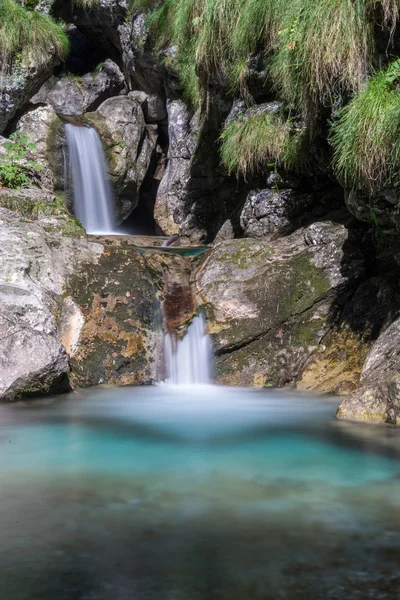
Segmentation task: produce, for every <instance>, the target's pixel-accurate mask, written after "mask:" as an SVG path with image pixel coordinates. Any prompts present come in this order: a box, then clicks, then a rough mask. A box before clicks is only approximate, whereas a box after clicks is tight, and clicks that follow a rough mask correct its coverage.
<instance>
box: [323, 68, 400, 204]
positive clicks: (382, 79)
mask: <svg viewBox="0 0 400 600" xmlns="http://www.w3.org/2000/svg"><path fill="white" fill-rule="evenodd" d="M399 83H400V59H398V60H396V61H395V62H393V63H392V64H391V65H390V66H389V67H388V68H387V69H385V70H382V71H380V72H378V73H377V74H376V75H375V76H374V77H372V78H371V79H370V80H369V81H368V83H367V84H366V85H365V87H364V89H363V90H362V91H361V92H360V94H358V95H357V96H355V97H354V98H353V100H352V101H351V102H350V103H349V104H348V105H347V106H346V107H345V108H343V109H342V110H341V111H340V113H339V115H338V119H337V121H336V122H335V124H334V126H333V129H332V136H331V140H332V144H333V146H334V149H335V153H334V166H335V169H336V172H337V174H338V175H339V177H341V178H342V179H343V181H344V183H345V184H346V185H347V186H349V187H363V188H365V189H366V190H367V191H369V192H374V191H375V190H377V189H379V188H380V187H382V186H383V185H385V183H388V182H390V181H391V180H392V179H393V177H394V176H395V175H396V174H397V173H398V172H399V167H400V93H399V89H398V85H399Z"/></svg>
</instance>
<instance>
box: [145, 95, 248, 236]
mask: <svg viewBox="0 0 400 600" xmlns="http://www.w3.org/2000/svg"><path fill="white" fill-rule="evenodd" d="M210 110H211V109H210ZM167 111H168V133H169V150H168V163H167V168H166V172H165V175H164V177H163V178H162V180H161V184H160V187H159V189H158V194H157V198H156V204H155V208H154V218H155V221H156V223H157V225H158V226H159V227H160V229H161V231H163V232H164V233H165V234H166V235H175V234H178V235H180V236H181V237H184V238H187V239H188V240H189V241H191V242H194V243H196V242H209V241H211V240H213V239H214V237H215V235H216V233H217V232H218V230H219V228H220V227H221V226H222V224H223V223H224V221H225V220H226V218H227V217H228V216H229V214H230V213H231V212H232V210H233V209H234V207H235V205H236V204H237V203H238V202H240V201H241V198H242V197H241V195H240V189H239V190H238V186H237V182H235V181H234V180H233V179H232V180H230V179H229V178H227V177H225V176H224V175H223V174H222V172H221V171H220V170H219V156H218V153H217V143H216V142H217V139H216V134H217V131H218V125H217V124H216V123H218V119H219V115H218V113H215V114H210V115H208V119H206V118H205V117H204V116H201V114H200V110H198V111H197V112H196V113H195V114H194V115H191V113H190V111H189V109H188V107H187V105H186V104H185V102H183V101H182V100H168V101H167ZM211 112H212V110H211ZM238 197H239V199H238Z"/></svg>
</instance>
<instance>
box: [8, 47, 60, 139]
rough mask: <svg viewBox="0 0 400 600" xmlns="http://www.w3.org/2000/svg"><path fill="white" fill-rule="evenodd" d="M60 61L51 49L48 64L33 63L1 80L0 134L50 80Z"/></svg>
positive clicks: (16, 69)
mask: <svg viewBox="0 0 400 600" xmlns="http://www.w3.org/2000/svg"><path fill="white" fill-rule="evenodd" d="M58 62H59V59H58V57H57V56H56V55H55V52H54V49H51V48H49V58H48V61H46V63H39V62H36V61H33V60H32V62H31V63H29V64H23V65H21V66H19V67H18V68H15V69H14V70H13V71H11V72H10V73H8V74H2V75H1V78H0V134H1V133H3V131H4V130H5V129H6V127H7V125H8V123H9V122H10V121H11V120H12V119H13V118H14V117H15V115H16V113H17V111H19V110H20V109H22V108H23V107H24V106H25V105H27V104H28V101H29V98H31V97H32V96H34V95H35V94H36V93H37V92H38V91H39V89H40V87H41V86H42V84H43V83H44V82H45V81H46V80H47V79H48V78H49V76H50V75H51V73H52V71H53V69H54V67H55V66H56V65H57V64H58Z"/></svg>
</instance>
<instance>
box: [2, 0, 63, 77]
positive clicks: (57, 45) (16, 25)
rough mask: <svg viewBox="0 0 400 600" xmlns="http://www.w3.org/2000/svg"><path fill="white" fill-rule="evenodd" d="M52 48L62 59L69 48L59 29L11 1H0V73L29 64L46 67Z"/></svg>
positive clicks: (45, 18)
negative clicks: (38, 64)
mask: <svg viewBox="0 0 400 600" xmlns="http://www.w3.org/2000/svg"><path fill="white" fill-rule="evenodd" d="M52 48H54V51H55V53H56V54H57V55H58V56H59V57H61V58H62V57H64V56H65V55H66V54H67V52H68V48H69V42H68V38H67V35H66V33H65V31H64V29H63V27H62V26H61V25H59V24H57V23H55V22H54V21H53V20H52V19H51V18H50V17H48V16H47V15H43V14H41V13H39V12H36V11H30V10H26V9H25V8H23V7H22V6H19V4H17V3H16V2H15V1H14V0H1V2H0V71H2V72H5V73H7V72H8V70H10V69H12V68H15V66H19V65H23V64H24V63H30V62H32V61H35V62H38V63H41V64H46V63H47V62H49V61H50V59H51V57H52V55H53V54H52Z"/></svg>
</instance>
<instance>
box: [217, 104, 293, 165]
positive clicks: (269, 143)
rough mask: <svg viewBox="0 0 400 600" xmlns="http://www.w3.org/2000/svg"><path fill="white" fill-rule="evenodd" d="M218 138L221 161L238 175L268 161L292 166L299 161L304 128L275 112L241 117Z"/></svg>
mask: <svg viewBox="0 0 400 600" xmlns="http://www.w3.org/2000/svg"><path fill="white" fill-rule="evenodd" d="M250 113H251V111H250ZM221 142H222V143H221V157H222V162H223V164H224V166H225V167H226V168H227V170H228V171H229V172H230V173H236V174H237V175H239V174H240V173H241V174H243V175H244V176H246V175H247V174H248V173H250V174H252V173H254V172H255V171H257V170H259V169H260V170H262V169H265V168H266V167H267V166H270V163H271V162H277V163H280V164H282V165H283V166H284V167H285V168H293V167H296V166H297V165H298V164H299V163H300V162H301V161H302V156H303V152H302V149H303V132H302V131H301V130H299V129H297V128H296V127H295V125H294V123H293V121H291V120H289V119H286V120H285V119H284V118H283V117H282V115H280V114H279V113H278V112H274V113H271V114H270V113H261V114H255V115H254V116H246V115H244V116H242V117H240V118H239V119H237V120H236V121H234V122H233V123H231V125H229V127H227V128H226V129H225V131H224V132H223V133H222V135H221Z"/></svg>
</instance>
